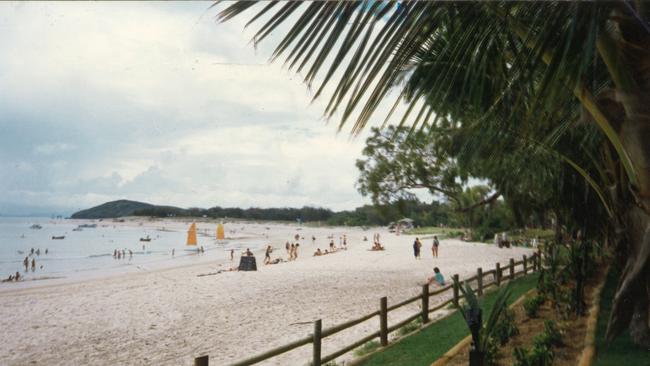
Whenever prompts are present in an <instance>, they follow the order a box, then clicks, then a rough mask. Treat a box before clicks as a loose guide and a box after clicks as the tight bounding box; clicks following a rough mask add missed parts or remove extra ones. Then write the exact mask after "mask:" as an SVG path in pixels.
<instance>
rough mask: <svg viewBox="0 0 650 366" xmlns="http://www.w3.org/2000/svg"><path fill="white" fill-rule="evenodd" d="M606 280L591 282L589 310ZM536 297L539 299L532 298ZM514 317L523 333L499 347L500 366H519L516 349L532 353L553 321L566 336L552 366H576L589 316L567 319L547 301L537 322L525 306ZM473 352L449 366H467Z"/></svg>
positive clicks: (466, 350) (587, 294)
mask: <svg viewBox="0 0 650 366" xmlns="http://www.w3.org/2000/svg"><path fill="white" fill-rule="evenodd" d="M602 280H604V278H603V276H602V275H601V276H598V278H595V279H592V280H590V281H588V282H587V284H586V288H585V302H586V305H587V306H586V308H587V309H589V308H590V307H591V306H592V304H593V303H594V301H598V299H595V298H594V295H595V291H594V290H595V287H596V285H597V284H598V283H599V281H602ZM532 296H535V295H532ZM512 311H513V313H514V323H515V325H516V327H517V329H518V331H519V334H518V335H515V336H512V337H511V338H510V340H509V341H508V342H507V343H506V344H505V345H500V346H498V351H497V356H496V364H497V365H516V364H517V362H516V359H515V357H514V350H515V348H517V347H518V348H523V349H530V348H531V345H532V344H533V340H534V338H535V337H536V336H538V335H540V334H543V333H544V332H545V321H547V320H551V321H553V322H554V324H555V326H556V328H557V329H558V330H559V331H560V334H561V335H562V343H563V344H562V345H561V346H553V347H552V348H551V352H552V353H553V361H552V365H558V366H565V365H566V366H568V365H572V366H573V365H576V364H577V362H578V359H579V357H580V355H581V353H582V349H583V347H584V339H585V333H586V330H587V316H581V317H577V316H570V317H568V318H566V319H565V318H563V317H562V316H561V315H560V312H558V311H557V310H556V309H555V308H553V307H552V305H551V303H550V301H548V300H547V301H545V302H544V303H543V304H542V305H541V306H539V308H538V310H537V315H536V316H535V317H533V318H531V317H528V316H527V315H526V313H525V310H524V306H523V304H519V305H516V306H515V307H514V308H513V309H512ZM469 348H470V346H469V345H468V346H466V347H465V348H464V349H462V350H461V351H460V352H459V353H458V354H457V355H456V356H454V357H453V358H451V359H450V360H449V362H447V364H446V365H448V366H461V365H462V366H466V365H467V362H468V359H469Z"/></svg>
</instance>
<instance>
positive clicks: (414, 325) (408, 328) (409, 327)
mask: <svg viewBox="0 0 650 366" xmlns="http://www.w3.org/2000/svg"><path fill="white" fill-rule="evenodd" d="M421 325H422V318H417V319H415V320H414V321H412V322H410V323H408V324H406V325H405V326H403V327H401V328H399V330H398V331H397V334H399V335H401V336H403V335H406V334H409V333H411V332H413V331H414V330H417V329H419V328H420V326H421Z"/></svg>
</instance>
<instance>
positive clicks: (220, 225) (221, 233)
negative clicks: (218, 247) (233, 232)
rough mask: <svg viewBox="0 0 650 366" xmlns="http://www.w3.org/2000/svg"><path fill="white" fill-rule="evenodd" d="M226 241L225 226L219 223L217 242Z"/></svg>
mask: <svg viewBox="0 0 650 366" xmlns="http://www.w3.org/2000/svg"><path fill="white" fill-rule="evenodd" d="M224 239H225V235H224V229H223V224H222V223H219V225H217V240H224Z"/></svg>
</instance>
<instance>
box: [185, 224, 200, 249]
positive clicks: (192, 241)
mask: <svg viewBox="0 0 650 366" xmlns="http://www.w3.org/2000/svg"><path fill="white" fill-rule="evenodd" d="M196 243H197V242H196V223H194V222H193V223H192V225H191V226H190V228H189V230H187V246H186V247H185V250H188V251H192V252H198V251H199V248H198V247H197V246H196Z"/></svg>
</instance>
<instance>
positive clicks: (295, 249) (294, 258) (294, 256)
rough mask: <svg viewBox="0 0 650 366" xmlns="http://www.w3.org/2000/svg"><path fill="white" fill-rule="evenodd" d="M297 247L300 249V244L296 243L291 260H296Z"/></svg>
mask: <svg viewBox="0 0 650 366" xmlns="http://www.w3.org/2000/svg"><path fill="white" fill-rule="evenodd" d="M298 247H300V244H298V243H296V246H295V248H293V260H296V259H298Z"/></svg>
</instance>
